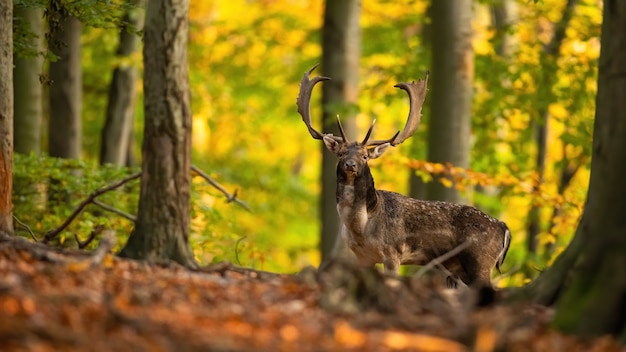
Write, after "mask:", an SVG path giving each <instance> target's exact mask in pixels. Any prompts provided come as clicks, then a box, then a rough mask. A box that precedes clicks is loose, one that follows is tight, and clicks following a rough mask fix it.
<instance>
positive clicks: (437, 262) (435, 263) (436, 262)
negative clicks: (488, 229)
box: [415, 241, 469, 277]
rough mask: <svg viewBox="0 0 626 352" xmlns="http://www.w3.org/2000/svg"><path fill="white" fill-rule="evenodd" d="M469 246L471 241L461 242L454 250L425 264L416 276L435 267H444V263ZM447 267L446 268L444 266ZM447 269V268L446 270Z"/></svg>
mask: <svg viewBox="0 0 626 352" xmlns="http://www.w3.org/2000/svg"><path fill="white" fill-rule="evenodd" d="M467 247H469V242H468V241H464V242H463V243H461V244H460V245H458V246H456V247H454V248H453V249H452V250H450V251H448V252H446V253H444V254H442V255H440V256H438V257H437V258H435V259H433V260H431V261H429V262H428V264H426V265H424V266H423V267H422V268H421V269H420V270H419V271H418V272H417V273H416V274H415V277H421V276H423V275H424V274H426V273H427V272H428V271H430V270H432V269H434V268H435V267H438V268H442V267H443V263H444V262H445V261H446V260H448V259H450V258H452V257H454V256H455V255H457V254H459V253H461V252H463V251H464V250H465V249H466V248H467ZM444 269H445V268H444ZM445 271H447V270H445ZM448 274H451V273H450V272H448Z"/></svg>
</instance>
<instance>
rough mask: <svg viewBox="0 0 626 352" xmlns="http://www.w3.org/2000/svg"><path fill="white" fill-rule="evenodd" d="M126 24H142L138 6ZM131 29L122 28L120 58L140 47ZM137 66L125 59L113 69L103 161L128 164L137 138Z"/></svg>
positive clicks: (128, 14)
mask: <svg viewBox="0 0 626 352" xmlns="http://www.w3.org/2000/svg"><path fill="white" fill-rule="evenodd" d="M123 21H124V23H127V24H128V25H129V26H131V28H132V27H135V28H137V27H140V26H141V22H142V18H141V16H140V15H139V13H138V11H137V10H136V9H133V10H131V11H129V12H127V13H126V14H125V16H124V20H123ZM131 28H122V29H121V31H120V42H119V46H118V48H117V55H116V56H117V57H118V58H119V59H123V58H126V59H128V58H129V57H130V56H131V55H132V54H133V53H134V52H135V51H136V50H137V48H138V47H139V37H138V35H137V34H135V33H131V31H130V30H131ZM136 83H137V68H136V67H135V65H134V64H133V63H124V61H121V63H120V64H119V66H117V67H116V68H115V69H114V70H113V78H112V79H111V85H110V86H109V103H108V105H107V111H106V119H105V123H104V128H103V129H102V144H101V147H100V164H107V163H108V164H114V165H126V164H127V161H128V160H127V158H128V154H129V148H131V144H132V141H133V137H132V131H133V129H132V126H133V118H134V116H135V114H134V112H135V101H136V96H137V95H136V92H135V85H136Z"/></svg>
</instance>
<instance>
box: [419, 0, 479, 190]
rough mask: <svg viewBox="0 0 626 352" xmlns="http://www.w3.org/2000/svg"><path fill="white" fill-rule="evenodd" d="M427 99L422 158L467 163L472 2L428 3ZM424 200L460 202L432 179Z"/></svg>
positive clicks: (471, 60)
mask: <svg viewBox="0 0 626 352" xmlns="http://www.w3.org/2000/svg"><path fill="white" fill-rule="evenodd" d="M431 6H432V34H433V36H432V67H433V69H432V98H431V102H432V104H431V106H432V108H431V119H430V125H429V126H430V130H429V132H428V160H430V161H432V162H438V163H448V162H449V163H451V164H453V165H455V166H460V167H463V168H467V167H468V166H469V151H470V138H469V136H470V127H471V114H472V80H473V77H474V51H473V47H472V26H471V25H472V1H471V0H437V1H434V0H433V2H432V5H431ZM428 198H429V199H437V200H446V201H452V202H464V199H463V198H462V196H461V194H460V192H459V191H458V190H457V189H456V188H455V187H454V185H453V186H452V187H450V188H448V187H445V186H444V185H442V184H441V183H440V182H438V181H437V178H435V182H432V183H430V184H429V188H428Z"/></svg>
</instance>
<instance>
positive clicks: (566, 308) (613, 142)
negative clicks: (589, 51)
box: [522, 0, 626, 341]
mask: <svg viewBox="0 0 626 352" xmlns="http://www.w3.org/2000/svg"><path fill="white" fill-rule="evenodd" d="M603 16H604V20H603V24H602V39H601V52H600V64H599V65H600V66H599V72H598V95H597V99H596V118H595V124H594V136H593V152H592V153H593V154H592V163H591V179H590V183H589V193H588V197H587V201H586V203H585V208H584V213H583V217H582V220H581V222H580V224H579V226H578V229H577V231H576V235H575V237H574V240H573V241H572V243H571V244H570V245H569V247H568V248H567V249H566V251H565V252H564V253H563V254H562V255H561V256H560V257H559V258H558V259H557V261H556V262H555V264H554V265H553V266H552V267H550V268H548V269H547V270H546V271H545V272H544V273H542V274H541V275H540V276H539V277H538V278H537V279H536V280H535V281H533V282H532V283H531V284H530V285H528V286H527V287H526V288H524V289H522V294H525V295H526V297H530V298H532V299H533V300H534V301H536V302H539V303H544V304H553V303H555V304H556V306H557V312H556V316H555V318H554V321H553V325H554V327H556V328H558V329H560V330H563V331H566V332H568V333H575V334H579V335H587V336H597V335H602V334H613V335H616V336H620V337H621V338H622V340H623V341H626V318H625V316H624V311H625V309H626V272H625V271H624V268H626V222H625V221H624V209H626V183H625V182H624V179H626V99H624V97H626V75H625V74H624V73H625V72H626V2H624V1H621V0H605V1H604V8H603Z"/></svg>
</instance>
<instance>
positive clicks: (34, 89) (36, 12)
mask: <svg viewBox="0 0 626 352" xmlns="http://www.w3.org/2000/svg"><path fill="white" fill-rule="evenodd" d="M15 17H16V18H19V19H20V20H21V21H24V23H26V24H28V25H29V26H30V31H31V32H32V33H33V34H34V35H35V36H36V37H35V38H32V41H31V45H32V47H33V48H34V49H35V50H36V51H37V53H38V55H37V56H34V57H29V58H23V57H19V56H18V55H14V56H13V63H14V65H15V66H14V67H13V78H14V79H13V94H14V97H15V107H14V109H15V116H14V119H13V128H14V130H13V132H14V142H15V152H16V153H21V154H30V153H35V154H39V153H40V152H41V121H42V114H43V113H42V106H43V104H42V86H41V82H40V81H39V77H40V75H41V74H42V66H43V56H41V54H39V53H40V52H42V51H43V11H42V10H41V9H15Z"/></svg>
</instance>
